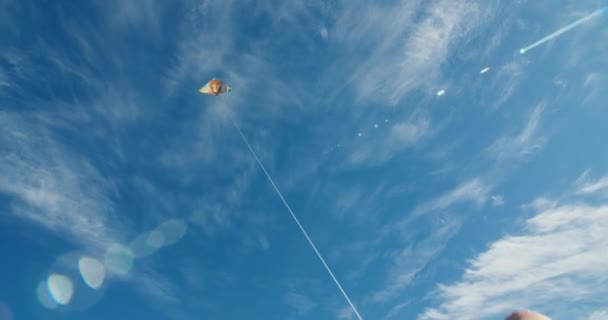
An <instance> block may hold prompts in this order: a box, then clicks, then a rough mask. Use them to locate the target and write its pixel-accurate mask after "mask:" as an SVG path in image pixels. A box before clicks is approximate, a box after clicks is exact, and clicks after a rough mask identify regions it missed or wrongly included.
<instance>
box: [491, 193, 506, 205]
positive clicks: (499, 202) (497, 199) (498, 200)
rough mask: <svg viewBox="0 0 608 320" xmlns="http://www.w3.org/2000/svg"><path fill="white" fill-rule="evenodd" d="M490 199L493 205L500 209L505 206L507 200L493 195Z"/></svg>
mask: <svg viewBox="0 0 608 320" xmlns="http://www.w3.org/2000/svg"><path fill="white" fill-rule="evenodd" d="M490 199H491V200H492V205H493V206H495V207H500V206H502V205H503V204H505V199H504V198H503V197H502V196H501V195H493V196H491V197H490Z"/></svg>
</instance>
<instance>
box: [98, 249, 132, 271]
mask: <svg viewBox="0 0 608 320" xmlns="http://www.w3.org/2000/svg"><path fill="white" fill-rule="evenodd" d="M133 259H134V255H133V252H132V251H131V250H130V249H129V248H125V247H124V246H121V245H119V244H113V245H112V246H110V247H109V248H108V251H106V255H105V259H104V260H105V261H104V262H105V266H106V269H107V270H108V271H109V272H111V273H114V274H116V275H119V276H125V275H127V274H128V273H129V271H131V267H132V266H133Z"/></svg>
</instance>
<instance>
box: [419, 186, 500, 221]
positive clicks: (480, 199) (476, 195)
mask: <svg viewBox="0 0 608 320" xmlns="http://www.w3.org/2000/svg"><path fill="white" fill-rule="evenodd" d="M491 189H492V187H491V186H490V185H488V184H487V183H485V182H484V181H483V180H482V179H481V178H479V177H476V178H472V179H470V180H468V181H466V182H464V183H462V184H460V185H458V186H457V187H456V188H454V189H453V190H450V191H448V192H446V193H445V194H443V195H441V196H440V197H438V198H437V199H434V200H432V201H430V202H428V203H424V204H422V205H420V206H418V207H417V208H416V209H415V210H414V215H415V216H416V215H421V214H424V213H426V212H430V211H436V210H443V209H446V208H448V207H450V206H452V205H454V204H457V203H462V202H472V203H474V204H475V205H477V206H481V205H483V204H485V202H486V201H487V199H488V195H489V192H490V191H491Z"/></svg>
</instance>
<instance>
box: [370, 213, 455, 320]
mask: <svg viewBox="0 0 608 320" xmlns="http://www.w3.org/2000/svg"><path fill="white" fill-rule="evenodd" d="M459 229H460V222H459V221H458V220H457V219H452V220H449V221H445V220H444V221H441V223H439V224H435V225H433V226H432V234H430V235H429V236H427V237H425V238H422V239H421V240H415V239H410V244H408V245H406V246H405V247H404V248H402V249H400V250H398V251H397V252H393V253H392V254H391V257H392V261H391V267H390V268H389V270H388V275H387V280H386V284H387V285H386V286H385V287H384V288H382V289H380V290H378V291H376V292H375V293H374V294H373V295H372V298H371V300H372V301H373V302H382V303H386V302H388V301H390V300H391V299H394V298H395V297H397V295H398V294H399V293H400V292H401V291H402V290H404V289H405V288H406V287H407V286H408V285H409V284H410V283H411V282H412V281H413V280H414V278H415V277H416V276H417V275H418V273H419V272H421V271H422V270H424V268H426V267H427V265H428V263H429V262H430V261H431V259H433V258H434V257H435V256H436V255H437V254H439V253H440V252H441V251H443V248H444V247H445V245H446V244H447V243H448V241H449V240H450V239H451V238H452V237H453V236H454V235H455V234H456V232H458V230H459ZM394 312H397V311H394Z"/></svg>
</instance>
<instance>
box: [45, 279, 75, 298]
mask: <svg viewBox="0 0 608 320" xmlns="http://www.w3.org/2000/svg"><path fill="white" fill-rule="evenodd" d="M46 286H47V289H48V292H49V293H50V294H51V298H53V300H54V301H55V302H56V303H58V304H60V305H64V306H65V305H67V304H69V303H70V301H71V300H72V295H74V285H73V284H72V281H71V280H70V279H69V278H68V277H66V276H64V275H61V274H52V275H50V276H49V278H48V279H47V280H46Z"/></svg>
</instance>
